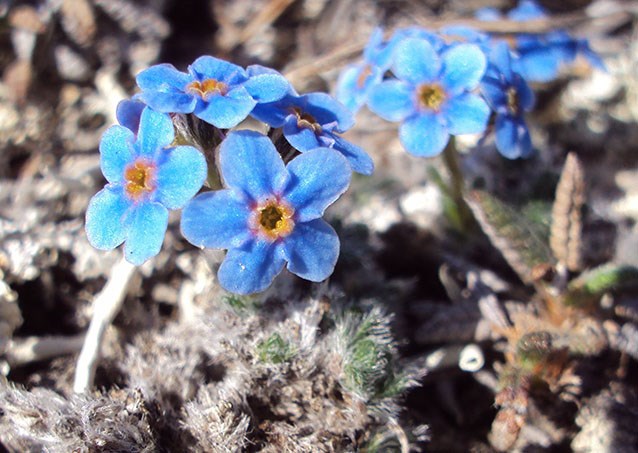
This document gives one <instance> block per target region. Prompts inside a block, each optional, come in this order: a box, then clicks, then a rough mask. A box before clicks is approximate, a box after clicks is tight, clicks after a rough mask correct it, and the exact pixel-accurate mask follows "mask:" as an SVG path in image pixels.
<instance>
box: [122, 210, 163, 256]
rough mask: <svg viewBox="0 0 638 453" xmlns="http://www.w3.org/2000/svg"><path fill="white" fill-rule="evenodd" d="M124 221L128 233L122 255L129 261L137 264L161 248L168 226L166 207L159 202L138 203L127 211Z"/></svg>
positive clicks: (155, 253)
mask: <svg viewBox="0 0 638 453" xmlns="http://www.w3.org/2000/svg"><path fill="white" fill-rule="evenodd" d="M126 223H127V224H128V235H127V238H126V243H125V244H124V257H125V258H126V260H127V261H128V262H129V263H131V264H135V265H136V266H139V265H141V264H143V263H144V262H145V261H146V260H148V259H149V258H152V257H153V256H155V255H157V254H158V253H159V251H160V249H161V248H162V242H164V235H165V234H166V227H167V226H168V209H166V208H165V207H164V206H162V205H161V204H159V203H152V202H147V203H139V204H137V205H135V207H134V208H133V210H132V211H130V212H129V215H128V217H127V219H126Z"/></svg>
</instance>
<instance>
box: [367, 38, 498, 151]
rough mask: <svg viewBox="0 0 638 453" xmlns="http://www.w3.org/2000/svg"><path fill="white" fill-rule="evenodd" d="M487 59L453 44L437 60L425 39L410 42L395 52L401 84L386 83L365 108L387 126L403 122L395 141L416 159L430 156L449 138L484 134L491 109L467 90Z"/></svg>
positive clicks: (476, 49) (470, 47)
mask: <svg viewBox="0 0 638 453" xmlns="http://www.w3.org/2000/svg"><path fill="white" fill-rule="evenodd" d="M485 68H486V58H485V55H484V54H483V52H482V51H481V50H480V48H479V47H477V46H476V45H474V44H457V45H454V46H451V47H448V48H446V50H445V51H443V53H442V54H441V55H440V56H439V54H438V53H437V51H436V50H435V49H434V48H433V47H432V45H431V44H430V43H429V42H428V41H427V40H424V39H416V38H408V39H406V40H403V41H402V42H401V43H400V44H399V45H398V46H397V48H396V50H395V59H394V63H393V66H392V71H393V73H394V74H395V75H396V76H397V77H398V78H399V80H387V81H384V82H382V83H381V84H379V85H377V86H376V87H375V88H374V89H373V90H372V91H371V93H370V96H369V98H368V106H369V107H370V109H371V110H372V111H373V112H374V113H376V114H377V115H379V116H381V117H382V118H384V119H386V120H388V121H401V122H402V124H401V127H400V129H399V139H400V140H401V143H402V144H403V146H404V148H405V149H406V150H407V151H408V152H410V153H412V154H414V155H416V156H434V155H436V154H439V153H440V152H441V151H443V149H444V148H445V145H446V144H447V142H448V140H449V138H450V135H459V134H472V133H479V132H482V131H484V130H485V127H486V125H487V120H488V118H489V114H490V109H489V107H488V106H487V104H486V103H485V101H484V100H483V99H482V98H481V97H480V96H477V95H475V94H473V93H470V90H472V89H474V88H476V87H477V86H478V84H479V81H480V80H481V78H482V77H483V74H484V73H485Z"/></svg>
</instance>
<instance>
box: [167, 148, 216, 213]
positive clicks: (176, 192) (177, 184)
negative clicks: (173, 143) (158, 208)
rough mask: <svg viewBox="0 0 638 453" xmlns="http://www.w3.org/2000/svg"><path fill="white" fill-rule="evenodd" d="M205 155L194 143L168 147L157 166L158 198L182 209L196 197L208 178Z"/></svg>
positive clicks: (171, 206) (170, 205) (172, 206)
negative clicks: (193, 145) (192, 144)
mask: <svg viewBox="0 0 638 453" xmlns="http://www.w3.org/2000/svg"><path fill="white" fill-rule="evenodd" d="M207 171H208V170H207V167H206V159H205V158H204V155H203V154H202V153H201V152H200V151H199V150H198V149H196V148H193V147H192V146H177V147H175V148H169V149H167V150H165V151H164V152H163V153H162V155H161V156H160V159H159V163H158V166H157V175H156V183H157V189H156V192H155V201H158V202H159V203H162V204H163V205H164V206H166V207H167V208H168V209H179V208H181V207H182V206H184V205H185V204H186V202H187V201H188V200H190V199H191V198H193V197H194V196H195V194H197V191H198V190H199V189H201V187H202V184H204V181H205V180H206V173H207Z"/></svg>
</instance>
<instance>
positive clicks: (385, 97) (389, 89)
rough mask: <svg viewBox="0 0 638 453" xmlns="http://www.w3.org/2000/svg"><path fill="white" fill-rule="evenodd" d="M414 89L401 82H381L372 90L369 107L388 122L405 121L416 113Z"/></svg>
mask: <svg viewBox="0 0 638 453" xmlns="http://www.w3.org/2000/svg"><path fill="white" fill-rule="evenodd" d="M413 98H414V88H413V87H412V86H410V85H408V84H407V83H405V82H401V81H399V80H388V81H386V82H381V83H380V84H379V85H377V86H375V87H374V88H372V90H370V94H369V95H368V107H369V108H370V110H372V111H373V112H374V113H376V114H377V115H379V116H380V117H381V118H383V119H384V120H386V121H403V120H404V119H405V118H406V117H408V116H409V115H411V114H412V113H414V111H415V105H414V99H413Z"/></svg>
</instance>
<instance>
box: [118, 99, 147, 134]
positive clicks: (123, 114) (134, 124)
mask: <svg viewBox="0 0 638 453" xmlns="http://www.w3.org/2000/svg"><path fill="white" fill-rule="evenodd" d="M144 107H146V105H145V104H144V103H143V102H140V101H137V100H129V99H124V100H122V101H120V102H119V103H118V104H117V109H116V110H115V117H116V118H117V122H118V123H120V124H121V125H122V126H124V127H125V128H127V129H129V130H130V131H131V132H133V133H134V134H137V130H138V129H139V128H140V116H141V115H142V110H144Z"/></svg>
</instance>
